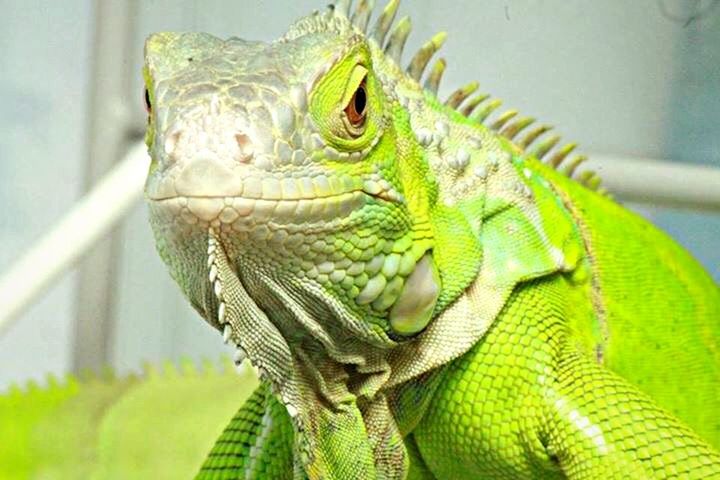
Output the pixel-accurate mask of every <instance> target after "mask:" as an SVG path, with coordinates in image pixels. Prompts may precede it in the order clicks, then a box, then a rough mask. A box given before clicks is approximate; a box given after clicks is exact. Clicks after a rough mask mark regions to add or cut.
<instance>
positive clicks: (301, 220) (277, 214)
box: [150, 190, 371, 229]
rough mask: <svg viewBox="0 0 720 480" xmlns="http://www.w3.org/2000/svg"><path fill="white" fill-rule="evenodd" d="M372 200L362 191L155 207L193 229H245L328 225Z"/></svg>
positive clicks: (161, 202)
mask: <svg viewBox="0 0 720 480" xmlns="http://www.w3.org/2000/svg"><path fill="white" fill-rule="evenodd" d="M370 197H371V196H370V195H368V194H367V193H365V192H364V191H362V190H356V191H351V192H347V193H341V194H337V195H331V196H327V197H316V198H303V199H297V200H295V199H293V200H288V199H277V200H266V199H254V198H247V197H204V196H203V197H200V196H198V197H171V198H164V199H151V200H150V201H151V203H152V204H154V205H155V206H156V208H157V207H159V208H161V209H163V210H165V211H166V212H167V213H168V214H170V215H172V216H173V217H175V218H179V219H181V220H182V221H184V222H185V223H187V224H190V225H212V226H214V227H219V226H223V225H228V226H233V227H234V228H236V229H244V228H246V227H249V226H251V225H252V224H255V225H256V224H262V223H268V222H271V221H272V222H275V223H279V224H297V225H301V224H306V223H316V222H328V221H331V220H334V219H337V218H343V217H347V216H348V215H350V214H351V213H352V212H353V211H355V210H357V209H359V208H361V207H362V206H363V205H365V203H366V202H367V200H368V199H369V198H370Z"/></svg>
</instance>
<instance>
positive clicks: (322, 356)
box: [0, 0, 720, 480]
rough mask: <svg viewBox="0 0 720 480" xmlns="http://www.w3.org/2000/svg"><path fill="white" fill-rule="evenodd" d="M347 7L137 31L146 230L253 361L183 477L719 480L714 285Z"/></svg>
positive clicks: (536, 129) (398, 35) (382, 23)
mask: <svg viewBox="0 0 720 480" xmlns="http://www.w3.org/2000/svg"><path fill="white" fill-rule="evenodd" d="M349 3H350V2H348V1H341V2H339V3H338V4H337V5H335V6H333V7H330V8H329V9H328V10H326V11H324V12H316V13H313V14H312V15H310V16H308V17H306V18H303V19H301V20H299V21H298V22H297V23H296V24H294V25H293V26H292V27H291V28H290V30H289V31H288V33H287V34H285V35H284V36H283V37H282V38H280V39H279V40H277V41H275V42H273V43H269V44H267V43H259V42H247V41H244V40H240V39H237V38H231V39H229V40H220V39H218V38H216V37H213V36H211V35H208V34H201V33H182V34H181V33H160V34H155V35H153V36H151V37H150V38H149V39H148V41H147V43H146V65H145V69H144V76H145V81H146V87H147V90H146V100H147V107H148V113H149V128H148V134H147V137H146V141H147V144H148V148H149V151H150V154H151V157H152V164H151V167H150V171H149V175H148V180H147V187H146V193H147V197H148V202H149V206H150V212H151V224H152V227H153V231H154V233H155V238H156V242H157V247H158V251H159V253H160V255H161V257H162V258H163V260H164V261H165V262H166V263H167V265H168V267H169V270H170V273H171V274H172V276H173V277H174V279H175V280H176V281H177V283H178V284H179V285H180V287H181V289H182V291H183V292H184V294H185V295H186V296H187V298H188V299H189V301H190V302H191V303H192V305H193V306H194V308H195V309H196V310H197V311H198V312H199V313H200V314H201V315H202V317H203V318H205V320H206V321H207V322H208V323H210V324H211V325H212V326H213V327H215V328H217V329H218V330H219V331H220V332H222V334H223V337H224V339H225V341H226V342H228V343H232V344H234V345H235V346H236V348H237V352H238V355H237V357H236V361H237V362H240V361H241V360H242V359H243V358H245V357H247V358H248V359H249V360H250V362H251V363H252V364H253V365H254V366H255V367H256V369H257V371H258V372H259V376H260V380H261V383H260V385H259V386H258V387H257V389H256V390H255V392H254V393H252V395H251V396H250V397H249V399H248V400H247V401H246V402H245V404H244V405H243V406H242V407H241V408H240V410H239V411H238V412H237V414H236V415H235V417H234V418H233V419H232V421H231V422H230V424H229V425H228V426H227V427H226V429H225V431H224V432H223V433H222V435H221V436H220V438H219V439H218V441H217V443H216V445H215V447H213V448H212V450H211V452H210V454H209V456H208V458H207V460H206V461H205V463H204V465H203V466H202V469H201V471H200V473H199V475H198V477H197V478H199V479H201V480H202V479H216V478H217V479H220V478H233V479H236V478H258V479H265V478H267V479H285V478H287V479H289V478H296V479H304V478H307V479H376V478H377V479H403V478H409V479H437V480H444V479H476V478H483V479H485V478H487V479H523V478H539V479H552V478H569V479H616V478H633V479H635V478H637V479H642V478H698V479H699V478H703V479H707V478H720V454H718V452H717V450H716V449H717V448H718V447H720V394H719V392H720V343H719V341H718V336H719V335H720V289H719V288H718V286H717V285H716V284H715V283H714V282H713V280H712V279H711V278H710V277H709V275H708V274H707V273H706V272H705V271H704V270H703V269H702V268H701V267H700V266H699V264H698V263H697V262H696V261H695V260H694V259H693V258H692V257H691V256H690V255H689V254H688V253H687V252H685V251H684V250H683V249H682V248H681V247H680V246H678V245H677V244H676V243H675V242H673V241H672V240H671V239H670V238H668V237H667V236H666V235H665V234H663V233H661V232H660V231H658V230H657V229H655V228H654V227H652V226H651V225H650V224H649V223H647V222H646V221H644V220H642V219H641V218H639V217H638V216H636V215H634V214H632V213H630V212H629V211H627V210H625V209H624V208H622V207H621V206H619V205H618V204H617V203H615V202H614V201H613V200H611V199H610V198H608V197H607V196H606V195H603V193H602V192H601V191H598V190H599V186H598V179H597V177H595V176H594V175H593V174H590V173H578V174H576V173H575V172H576V170H577V168H578V166H579V165H580V164H581V163H582V161H583V160H584V157H583V156H581V155H579V156H572V155H571V154H572V151H573V150H574V148H575V145H574V144H569V145H566V146H561V144H560V143H559V142H560V140H559V138H558V137H556V136H553V135H552V134H548V133H547V132H548V130H549V129H548V127H546V126H544V125H541V126H534V122H533V120H532V119H531V118H528V117H522V116H518V114H517V112H516V111H512V110H511V111H508V112H506V113H503V114H499V115H498V114H495V113H494V112H495V111H496V110H497V109H498V107H499V104H500V102H499V101H497V100H493V99H489V98H488V96H487V95H484V94H478V93H477V88H478V87H477V84H475V83H471V84H469V85H468V86H466V87H462V88H460V89H459V90H457V91H456V92H455V93H453V94H452V95H451V96H450V97H449V98H448V99H447V100H446V101H444V102H443V101H441V100H439V99H438V96H437V92H438V86H439V83H440V81H441V78H442V76H443V72H444V70H445V61H444V60H442V59H440V60H438V61H437V62H436V63H434V65H433V66H431V67H430V68H428V65H430V60H431V59H432V57H433V56H434V55H435V53H436V52H437V51H438V49H439V48H440V46H441V45H442V43H443V41H444V39H445V35H444V34H438V35H436V36H434V37H433V38H432V39H431V40H430V41H429V42H428V43H426V44H425V45H424V46H423V47H422V48H421V49H420V50H419V51H418V52H417V54H415V55H414V57H413V58H412V60H411V61H410V63H409V65H408V66H407V68H403V67H402V66H401V57H402V53H403V49H404V45H405V43H406V40H407V38H408V35H409V33H410V29H411V28H410V21H409V20H408V19H407V18H403V19H402V20H400V21H399V22H397V23H395V22H394V20H395V16H396V12H397V9H398V0H390V2H389V3H388V5H387V6H386V7H385V8H384V10H383V11H382V13H381V14H380V15H379V17H378V18H377V20H376V21H375V23H374V26H373V27H372V28H371V29H368V26H369V25H370V17H371V13H372V1H368V0H359V2H358V5H357V7H356V8H355V9H354V10H352V13H351V8H350V5H349ZM368 32H369V33H368ZM573 177H574V178H573ZM215 394H217V392H215ZM212 395H213V393H212V392H206V391H204V390H203V387H200V386H198V387H197V390H195V391H194V395H192V397H188V399H187V402H188V403H190V402H192V403H191V404H190V405H189V406H188V408H194V409H197V410H198V411H204V410H207V409H208V408H209V407H208V406H207V405H205V404H204V401H203V400H198V398H199V397H202V396H205V397H208V396H212ZM238 397H239V398H240V397H241V395H240V394H238ZM238 401H239V399H238ZM151 408H152V407H151V406H148V408H147V410H146V411H144V412H143V415H144V417H142V418H148V419H152V418H153V417H152V415H153V413H152V410H151ZM128 413H129V412H128ZM178 421H179V422H182V419H178ZM212 421H213V422H214V421H216V418H215V417H213V420H212ZM148 428H152V427H148ZM101 440H102V437H101ZM167 461H168V462H172V461H173V459H172V458H170V459H168V460H167ZM0 468H2V467H0ZM169 468H170V467H169ZM188 475H190V474H188ZM99 478H105V477H102V476H100V477H99ZM128 478H132V477H128ZM173 478H174V477H173Z"/></svg>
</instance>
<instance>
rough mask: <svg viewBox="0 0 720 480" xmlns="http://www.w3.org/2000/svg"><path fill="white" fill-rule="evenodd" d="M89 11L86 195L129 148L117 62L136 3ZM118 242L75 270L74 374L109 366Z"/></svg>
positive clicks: (104, 242)
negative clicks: (91, 16)
mask: <svg viewBox="0 0 720 480" xmlns="http://www.w3.org/2000/svg"><path fill="white" fill-rule="evenodd" d="M94 5H95V37H94V44H93V53H92V54H93V59H92V71H91V77H90V78H91V80H92V82H91V84H90V93H89V94H90V102H89V105H90V108H89V112H88V124H87V132H88V134H87V137H86V138H87V139H88V140H87V160H86V171H85V185H86V191H90V189H91V188H92V187H93V185H95V184H96V183H97V182H98V181H99V180H100V179H101V178H103V176H104V175H105V174H106V173H107V172H108V171H109V170H110V169H111V168H112V167H113V166H114V165H115V163H116V162H117V161H118V160H119V159H120V158H121V156H122V154H123V152H124V151H125V150H126V149H127V148H128V136H129V133H128V132H129V130H130V129H131V128H132V124H131V117H132V115H131V114H130V110H129V108H128V103H129V102H128V101H127V99H128V98H133V97H132V96H130V97H129V93H130V92H129V81H130V79H131V78H132V76H133V74H137V72H131V71H130V69H131V68H133V66H132V65H131V64H130V63H129V62H124V61H122V58H123V55H124V54H125V52H128V51H130V49H131V48H134V44H133V40H134V35H133V34H134V19H135V17H136V16H135V15H134V11H135V8H136V2H135V1H134V0H118V1H113V2H106V1H96V2H95V3H94ZM137 97H139V95H137ZM139 104H140V100H138V105H139ZM130 105H132V104H130ZM138 110H140V107H139V106H138ZM119 241H120V237H119V235H117V234H113V235H108V236H105V237H104V238H102V239H100V240H99V241H98V242H96V243H95V244H93V245H90V246H89V249H90V250H89V251H88V252H87V254H86V255H85V256H84V257H83V260H82V263H81V265H80V267H79V272H78V282H77V289H76V301H75V318H74V324H73V328H74V332H73V336H74V339H73V344H72V345H73V346H72V348H73V350H72V357H71V362H72V369H73V370H74V371H76V372H77V371H81V370H85V369H95V368H97V367H98V366H99V365H107V364H109V362H110V356H111V353H110V349H111V346H112V341H113V340H112V338H113V331H114V328H113V322H114V320H115V316H114V313H115V312H114V286H115V285H116V284H117V278H116V277H117V264H118V261H119V255H120V245H119Z"/></svg>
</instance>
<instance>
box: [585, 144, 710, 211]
mask: <svg viewBox="0 0 720 480" xmlns="http://www.w3.org/2000/svg"><path fill="white" fill-rule="evenodd" d="M590 159H591V160H590V161H589V162H588V168H590V169H593V170H595V171H596V172H597V173H598V175H599V176H600V178H602V181H603V185H604V186H605V188H606V189H607V190H608V191H609V192H610V193H612V194H613V195H615V196H616V197H617V198H618V199H620V200H623V201H629V202H638V203H644V204H648V205H653V206H662V207H671V208H684V209H693V210H704V211H709V212H720V168H716V167H710V166H705V165H691V164H687V163H679V162H667V161H659V160H651V159H630V158H622V157H617V156H609V155H591V156H590Z"/></svg>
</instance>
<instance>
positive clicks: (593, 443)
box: [414, 279, 720, 479]
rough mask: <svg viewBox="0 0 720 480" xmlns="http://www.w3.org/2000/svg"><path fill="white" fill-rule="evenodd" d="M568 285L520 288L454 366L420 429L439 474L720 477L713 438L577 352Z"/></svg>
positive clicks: (555, 282) (431, 463)
mask: <svg viewBox="0 0 720 480" xmlns="http://www.w3.org/2000/svg"><path fill="white" fill-rule="evenodd" d="M564 283H565V281H564V280H562V279H555V280H551V281H537V282H535V283H531V284H528V285H525V286H523V287H521V288H520V289H519V290H518V291H517V292H516V293H514V294H513V297H512V298H511V299H510V301H509V302H508V306H507V307H506V309H505V310H504V311H503V313H502V314H501V316H500V318H499V319H498V321H497V322H496V323H495V324H494V326H493V327H492V328H491V330H490V331H489V332H488V334H487V336H486V337H485V338H484V339H483V340H482V341H481V342H480V343H478V345H477V346H476V347H474V348H473V350H472V351H471V352H469V353H468V354H467V355H466V356H465V357H463V358H462V359H461V360H459V361H457V362H455V363H454V364H453V365H452V366H451V367H450V368H449V370H448V372H447V373H446V375H445V381H444V384H442V385H441V386H440V387H439V389H438V394H437V395H436V397H435V399H434V401H433V403H432V406H431V408H430V409H429V411H428V412H427V414H426V416H425V418H424V419H423V421H422V422H421V423H420V425H419V426H418V428H417V429H416V430H415V432H414V437H415V439H416V440H417V442H418V444H419V447H420V452H421V454H422V455H423V458H424V459H425V461H426V462H427V463H428V464H429V466H430V468H431V470H432V471H433V472H435V474H436V475H437V476H438V478H443V479H445V478H447V479H454V478H498V479H514V478H548V479H549V478H566V477H568V478H573V479H596V478H608V479H611V478H612V479H616V478H617V479H621V478H657V479H660V478H668V479H669V478H688V479H690V478H697V479H701V478H715V477H716V476H720V456H719V455H718V454H717V453H716V452H714V451H713V450H712V449H711V448H710V447H709V446H708V445H707V444H706V443H705V442H703V441H701V440H700V439H699V438H698V437H697V436H696V435H695V434H694V433H692V432H691V431H690V430H689V429H687V428H686V427H684V426H682V425H680V424H679V423H678V422H677V420H675V419H674V418H672V417H671V416H670V415H669V414H668V413H667V412H665V411H663V410H661V409H659V408H658V407H657V406H655V404H654V403H653V402H652V401H651V400H650V399H649V398H647V397H646V396H645V395H642V394H640V393H639V392H637V390H636V389H635V387H633V386H631V385H629V384H628V383H627V382H626V381H624V380H622V379H621V378H619V377H618V376H616V375H615V374H613V373H611V372H608V371H606V370H603V369H601V368H599V367H598V365H597V364H595V363H593V362H590V361H588V360H587V359H586V358H584V357H583V356H582V355H580V354H579V353H578V352H577V350H576V348H575V347H574V346H573V345H572V339H571V338H569V336H568V333H569V332H568V330H567V328H566V326H565V325H564V322H563V318H564V316H565V312H564V308H565V307H564V305H563V304H564V303H565V300H564V297H565V295H564V293H565V292H564V290H565V289H566V288H568V286H567V285H564ZM538 386H539V387H540V388H538ZM589 391H591V392H592V395H588V392H589ZM448 458H453V459H455V461H453V462H448V461H447V460H446V459H448ZM561 469H562V470H561ZM563 472H564V473H563Z"/></svg>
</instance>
